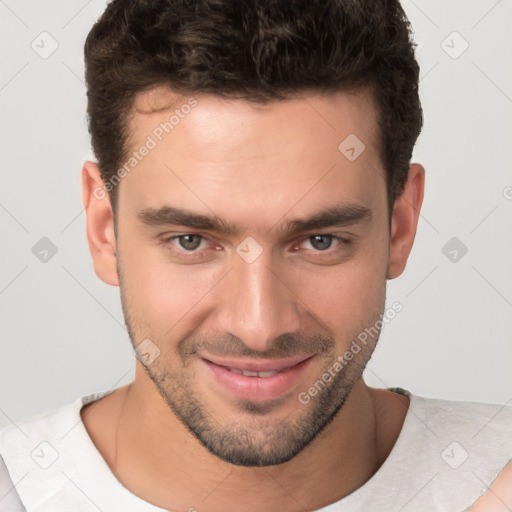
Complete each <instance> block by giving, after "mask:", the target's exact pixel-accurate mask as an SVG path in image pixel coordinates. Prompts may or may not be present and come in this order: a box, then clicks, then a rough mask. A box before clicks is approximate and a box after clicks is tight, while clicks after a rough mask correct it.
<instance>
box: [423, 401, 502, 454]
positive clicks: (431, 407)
mask: <svg viewBox="0 0 512 512" xmlns="http://www.w3.org/2000/svg"><path fill="white" fill-rule="evenodd" d="M416 399H417V400H418V401H422V402H423V408H422V412H423V420H424V421H426V422H427V423H428V425H429V427H430V428H432V429H433V430H439V431H441V432H446V431H448V432H457V433H461V434H466V435H471V438H472V439H474V440H475V441H478V440H483V439H486V440H488V441H491V442H500V441H503V442H505V443H508V444H509V445H510V443H512V406H509V405H506V404H505V405H502V404H488V403H480V402H463V401H452V400H441V399H437V398H422V397H416Z"/></svg>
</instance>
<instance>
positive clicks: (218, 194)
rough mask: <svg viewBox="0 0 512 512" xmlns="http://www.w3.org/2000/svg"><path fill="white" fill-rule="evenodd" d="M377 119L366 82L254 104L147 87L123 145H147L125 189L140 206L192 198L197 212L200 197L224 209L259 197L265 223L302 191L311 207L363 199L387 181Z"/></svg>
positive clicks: (202, 203) (201, 206) (203, 203)
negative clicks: (348, 89) (330, 199)
mask: <svg viewBox="0 0 512 512" xmlns="http://www.w3.org/2000/svg"><path fill="white" fill-rule="evenodd" d="M377 126H378V125H377V122H376V108H375V105H374V101H373V96H372V95H371V93H370V91H368V90H360V91H358V92H353V93H346V92H343V93H330V94H326V93H323V94H321V93H304V94H301V95H297V96H296V97H294V98H293V99H288V100H283V101H271V102H268V103H265V104H258V103H254V102H250V101H247V100H243V99H228V98H222V97H219V96H216V95H207V94H194V95H190V96H189V95H181V94H177V93H174V92H172V91H170V90H169V89H167V88H165V87H155V88H154V89H152V90H151V91H146V92H144V93H140V94H139V95H137V97H136V99H135V102H134V106H133V112H132V116H131V119H130V139H129V145H130V148H131V150H134V151H137V149H138V148H141V147H143V146H144V145H147V143H148V141H149V140H150V141H151V146H152V148H151V151H149V152H146V153H148V154H147V156H145V157H144V158H143V159H141V160H140V162H138V163H137V168H136V172H131V173H130V177H129V179H128V180H126V181H130V182H132V185H131V186H130V187H128V189H129V190H127V192H129V195H130V198H131V199H132V200H133V201H136V202H137V203H138V204H139V206H140V207H147V206H153V207H161V206H163V205H164V204H166V203H167V204H169V202H171V203H172V204H171V206H177V207H185V206H189V203H190V201H193V202H194V203H195V207H196V210H203V211H204V210H205V206H207V205H206V203H208V206H210V205H211V206H212V208H210V209H211V210H219V209H224V208H225V209H226V210H225V213H226V214H229V213H230V210H229V208H231V212H234V211H236V208H237V207H240V209H241V208H242V207H243V205H244V204H245V205H248V204H250V203H252V205H253V206H254V204H255V202H256V201H257V203H258V208H259V210H260V211H261V212H262V213H263V215H268V217H269V221H270V217H271V215H272V214H274V217H275V216H278V215H281V214H282V213H283V211H284V209H286V208H290V207H291V206H292V205H293V202H294V201H297V200H298V199H299V198H301V196H303V195H304V193H305V192H306V191H307V190H309V189H311V191H310V192H308V193H307V197H306V198H305V199H303V200H301V201H300V205H301V206H303V207H307V206H308V201H309V207H310V209H315V202H318V201H319V200H320V199H321V195H322V194H323V196H324V197H325V196H326V195H330V196H333V199H334V196H335V195H336V196H337V197H338V199H340V200H343V196H344V194H346V195H348V196H350V194H352V195H354V194H355V195H356V196H357V195H359V196H360V197H359V198H356V199H363V200H364V197H363V196H364V195H366V196H367V198H368V197H369V194H368V191H371V190H372V189H376V188H377V189H378V193H379V194H380V193H382V190H383V189H382V184H383V183H385V180H384V176H383V170H382V167H381V163H380V158H379V152H378V142H377V141H378V132H377ZM354 153H355V155H354ZM333 169H334V170H333ZM331 170H333V171H332V172H330V171H331ZM376 175H378V176H380V179H379V178H378V177H377V176H376ZM123 188H125V187H124V184H123ZM313 189H314V190H313ZM370 195H371V194H370ZM193 196H195V197H193ZM201 198H202V199H203V201H201ZM227 198H229V201H226V199H227ZM327 199H328V198H327ZM348 199H353V198H352V197H348ZM221 202H222V205H220V203H221ZM363 202H364V201H363ZM178 203H181V204H178ZM278 203H281V209H279V207H278V206H279V204H278ZM226 204H227V205H228V206H226ZM213 206H215V208H214V207H213ZM205 213H206V211H205Z"/></svg>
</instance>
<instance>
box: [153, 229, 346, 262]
mask: <svg viewBox="0 0 512 512" xmlns="http://www.w3.org/2000/svg"><path fill="white" fill-rule="evenodd" d="M187 235H193V236H199V237H201V239H202V240H201V242H203V241H207V242H208V241H210V242H211V240H210V239H209V237H207V236H204V235H201V234H199V233H181V234H178V235H172V236H167V237H165V238H164V239H162V244H163V245H164V246H165V247H166V248H168V249H169V250H171V251H172V252H175V253H178V254H179V256H180V257H184V258H185V259H202V258H204V256H203V255H201V249H193V250H187V249H184V248H177V246H175V245H174V244H173V242H174V241H175V240H179V239H180V238H181V237H184V236H187ZM314 236H331V237H332V242H338V243H337V244H336V245H335V246H334V247H329V248H328V249H325V250H324V251H321V250H319V249H312V251H313V252H314V253H316V257H318V258H322V255H325V256H332V255H333V254H335V253H337V252H339V251H341V250H343V249H345V248H347V246H349V245H350V244H352V242H353V240H350V239H348V238H344V237H340V236H336V235H333V234H332V233H315V234H313V235H309V236H307V237H305V238H302V239H301V240H299V241H298V242H294V243H293V247H294V248H296V247H298V246H300V245H302V244H303V243H304V242H307V241H309V240H310V239H311V238H313V237H314Z"/></svg>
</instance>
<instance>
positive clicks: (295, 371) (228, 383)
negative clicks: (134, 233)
mask: <svg viewBox="0 0 512 512" xmlns="http://www.w3.org/2000/svg"><path fill="white" fill-rule="evenodd" d="M312 359H313V357H309V358H308V359H305V360H304V361H301V362H300V363H298V364H296V365H295V366H292V367H291V368H289V369H288V370H284V371H282V372H279V373H276V374H275V375H272V376H271V377H246V376H245V375H241V374H238V373H234V372H232V371H231V370H228V369H227V368H226V367H225V366H219V365H218V364H215V363H212V362H210V361H207V360H206V359H201V362H202V363H204V365H205V366H206V368H207V369H208V370H209V371H210V374H211V375H213V377H214V379H215V381H216V382H217V383H218V384H220V386H221V387H222V388H223V389H225V390H227V391H228V392H229V393H230V394H231V395H233V396H234V397H236V398H240V399H245V400H255V401H266V400H273V399H275V398H279V397H281V396H283V395H284V394H285V393H289V392H290V391H293V388H294V387H296V386H297V385H298V383H299V382H300V379H301V377H302V376H303V375H304V373H305V371H306V369H307V368H308V366H309V365H310V364H311V360H312Z"/></svg>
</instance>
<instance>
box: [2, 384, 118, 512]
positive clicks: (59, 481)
mask: <svg viewBox="0 0 512 512" xmlns="http://www.w3.org/2000/svg"><path fill="white" fill-rule="evenodd" d="M110 392H111V391H100V392H98V393H94V394H90V395H86V396H83V397H80V398H77V399H76V400H74V401H73V402H70V403H67V404H65V405H62V406H60V407H57V408H53V409H50V410H48V411H46V412H43V413H41V414H37V415H34V416H30V417H28V418H25V419H22V420H19V421H16V422H12V423H11V424H10V425H8V426H6V427H4V428H2V429H1V430H0V489H3V487H2V486H5V485H7V486H9V488H10V489H12V488H13V486H15V489H13V492H10V493H9V496H10V499H14V500H15V499H18V500H19V499H21V502H23V504H24V505H25V507H27V508H28V509H29V510H30V507H31V506H34V503H38V500H40V499H42V497H46V496H47V495H50V494H51V493H55V491H56V490H57V489H61V488H62V487H63V486H64V485H66V484H67V483H68V482H67V481H66V476H65V473H64V471H66V470H68V468H71V467H74V465H75V464H74V462H73V450H71V449H70V448H75V447H76V446H78V444H77V443H79V442H81V440H82V439H83V438H84V435H85V434H84V432H85V431H84V426H83V423H82V420H81V416H80V411H81V409H82V407H83V406H84V405H86V404H87V403H90V402H92V401H94V400H98V399H99V398H102V397H103V396H105V395H107V394H108V393H110ZM0 495H1V493H0ZM0 497H1V496H0ZM2 506H3V500H2V501H0V512H2V511H3V510H4V509H2V508H1V507H2ZM8 510H9V511H10V510H11V508H8ZM12 510H13V511H16V512H17V511H18V510H20V512H21V511H23V510H24V509H23V508H19V507H18V508H12Z"/></svg>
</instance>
